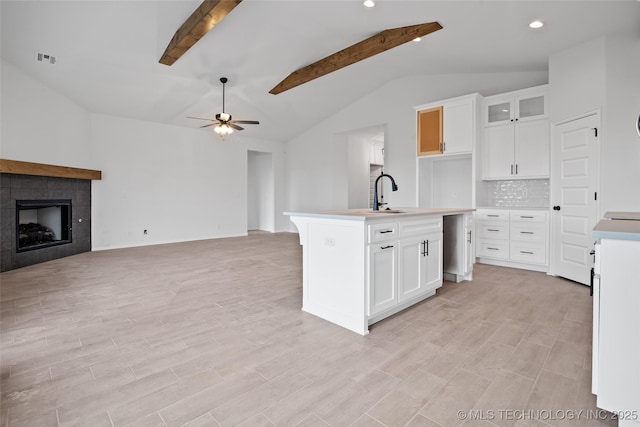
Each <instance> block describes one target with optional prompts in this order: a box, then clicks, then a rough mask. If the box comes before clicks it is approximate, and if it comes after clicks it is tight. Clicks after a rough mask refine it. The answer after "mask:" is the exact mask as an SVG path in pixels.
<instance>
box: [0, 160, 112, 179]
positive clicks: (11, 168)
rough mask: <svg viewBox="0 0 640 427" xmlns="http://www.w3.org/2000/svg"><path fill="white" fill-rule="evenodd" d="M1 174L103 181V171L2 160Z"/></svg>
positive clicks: (0, 165)
mask: <svg viewBox="0 0 640 427" xmlns="http://www.w3.org/2000/svg"><path fill="white" fill-rule="evenodd" d="M0 172H4V173H16V174H21V175H37V176H53V177H57V178H77V179H92V180H100V179H102V171H98V170H93V169H80V168H72V167H69V166H56V165H47V164H44V163H31V162H21V161H19V160H7V159H0Z"/></svg>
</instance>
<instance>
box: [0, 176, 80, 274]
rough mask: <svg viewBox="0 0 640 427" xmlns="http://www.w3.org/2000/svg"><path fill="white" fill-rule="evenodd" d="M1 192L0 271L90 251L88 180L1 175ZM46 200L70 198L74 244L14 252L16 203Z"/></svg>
mask: <svg viewBox="0 0 640 427" xmlns="http://www.w3.org/2000/svg"><path fill="white" fill-rule="evenodd" d="M0 191H1V195H0V271H9V270H13V269H16V268H20V267H26V266H28V265H32V264H38V263H41V262H45V261H51V260H53V259H58V258H62V257H66V256H70V255H75V254H79V253H82V252H89V251H91V180H88V179H75V178H54V177H44V176H33V175H18V174H10V173H2V174H0ZM47 199H71V205H72V207H71V209H72V218H71V223H72V239H73V241H72V242H71V243H68V244H64V245H58V246H52V247H48V248H42V249H38V250H32V251H26V252H20V253H16V225H15V221H16V200H47ZM80 219H82V222H79V220H80Z"/></svg>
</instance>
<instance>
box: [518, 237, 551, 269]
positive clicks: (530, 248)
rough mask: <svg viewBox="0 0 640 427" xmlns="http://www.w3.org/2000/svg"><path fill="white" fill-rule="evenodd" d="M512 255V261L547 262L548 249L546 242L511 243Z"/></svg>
mask: <svg viewBox="0 0 640 427" xmlns="http://www.w3.org/2000/svg"><path fill="white" fill-rule="evenodd" d="M510 256H511V260H512V261H519V262H528V263H531V264H546V261H547V251H546V249H545V244H544V243H540V244H534V243H520V242H518V243H514V242H512V243H511V251H510Z"/></svg>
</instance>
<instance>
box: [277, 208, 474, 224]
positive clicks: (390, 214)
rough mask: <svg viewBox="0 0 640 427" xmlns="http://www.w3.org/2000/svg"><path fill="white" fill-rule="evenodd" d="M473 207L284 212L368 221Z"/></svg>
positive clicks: (304, 215)
mask: <svg viewBox="0 0 640 427" xmlns="http://www.w3.org/2000/svg"><path fill="white" fill-rule="evenodd" d="M473 211H475V209H472V208H404V207H401V208H392V209H390V210H388V211H387V210H386V209H380V210H379V211H374V210H372V209H337V210H326V211H307V212H284V215H287V216H299V217H311V218H327V219H346V220H353V221H366V220H372V219H383V220H386V221H388V220H390V219H392V218H406V217H413V216H424V215H442V216H446V215H458V214H461V213H465V212H473Z"/></svg>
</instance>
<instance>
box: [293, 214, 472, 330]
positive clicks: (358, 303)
mask: <svg viewBox="0 0 640 427" xmlns="http://www.w3.org/2000/svg"><path fill="white" fill-rule="evenodd" d="M471 211H472V209H418V208H407V209H404V208H403V209H398V210H396V211H394V212H395V213H390V212H385V211H384V210H381V211H379V212H373V211H371V210H370V209H348V210H339V211H320V212H286V213H285V215H288V216H289V217H290V218H291V221H292V222H293V223H294V224H295V225H296V227H297V228H298V232H299V234H300V244H301V245H302V247H303V255H302V257H303V260H302V264H303V283H302V310H304V311H305V312H307V313H310V314H313V315H315V316H318V317H321V318H323V319H325V320H328V321H330V322H333V323H335V324H337V325H340V326H342V327H344V328H347V329H349V330H351V331H354V332H356V333H358V334H361V335H366V334H368V333H369V325H371V324H373V323H375V322H377V321H379V320H382V319H384V318H386V317H388V316H391V315H392V314H395V313H397V312H399V311H401V310H403V309H405V308H407V307H409V306H411V305H413V304H416V303H417V302H419V301H422V300H424V299H425V298H428V297H430V296H433V295H434V294H435V292H436V289H437V288H439V287H440V286H442V277H443V273H445V272H446V271H444V270H443V241H444V239H443V216H450V215H460V216H461V217H464V218H467V217H469V215H470V214H469V212H471ZM465 214H466V216H465ZM456 236H458V238H460V239H462V240H465V239H466V235H464V234H462V233H459V234H456ZM465 242H466V240H465V241H464V242H460V243H459V247H464V244H465ZM450 265H452V266H454V267H453V268H456V269H458V268H460V269H462V270H464V271H449V272H447V273H449V274H452V275H456V277H462V276H465V277H468V278H470V277H471V276H470V272H469V271H468V270H469V266H468V265H467V264H466V263H465V262H464V260H463V261H461V262H454V263H450Z"/></svg>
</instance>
